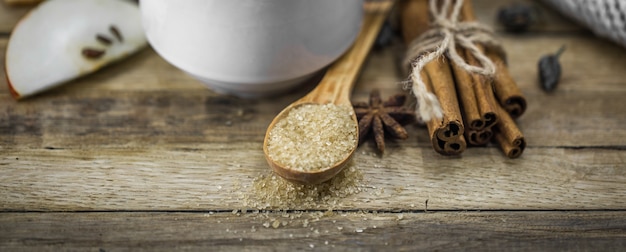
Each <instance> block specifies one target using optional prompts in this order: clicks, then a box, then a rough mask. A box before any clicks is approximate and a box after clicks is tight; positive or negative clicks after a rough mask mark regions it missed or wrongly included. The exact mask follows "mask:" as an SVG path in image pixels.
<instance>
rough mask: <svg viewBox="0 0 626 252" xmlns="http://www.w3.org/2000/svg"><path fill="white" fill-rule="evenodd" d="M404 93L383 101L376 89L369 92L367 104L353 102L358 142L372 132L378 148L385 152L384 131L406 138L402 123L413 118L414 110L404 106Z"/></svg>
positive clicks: (396, 136) (406, 134) (399, 137)
mask: <svg viewBox="0 0 626 252" xmlns="http://www.w3.org/2000/svg"><path fill="white" fill-rule="evenodd" d="M405 101H406V95H404V94H396V95H394V96H391V97H389V98H388V100H387V101H385V102H383V101H382V99H381V97H380V91H379V90H378V89H374V90H372V92H371V93H370V100H369V104H368V103H365V102H357V103H353V107H354V112H355V113H356V117H357V119H358V120H359V143H362V142H363V141H364V140H365V139H366V137H367V136H368V135H369V132H370V131H372V132H373V134H374V140H375V141H376V146H377V147H378V150H379V151H380V152H381V153H382V152H385V131H387V132H388V133H390V134H391V135H392V136H393V137H395V138H398V139H407V138H408V137H409V134H408V133H407V131H406V129H404V127H402V125H403V124H407V123H410V122H412V121H414V120H415V111H413V109H411V108H408V107H405V106H404V102H405Z"/></svg>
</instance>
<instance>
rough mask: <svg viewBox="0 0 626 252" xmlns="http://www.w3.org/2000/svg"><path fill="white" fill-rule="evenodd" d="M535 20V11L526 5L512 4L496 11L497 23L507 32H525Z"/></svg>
mask: <svg viewBox="0 0 626 252" xmlns="http://www.w3.org/2000/svg"><path fill="white" fill-rule="evenodd" d="M535 19H536V13H535V10H534V9H533V8H532V7H531V6H529V5H527V4H522V3H514V4H510V5H507V6H504V7H502V8H500V10H499V11H498V22H500V24H501V25H502V26H504V29H505V30H506V31H508V32H513V33H522V32H525V31H527V30H528V28H530V26H531V25H532V24H533V23H534V21H535Z"/></svg>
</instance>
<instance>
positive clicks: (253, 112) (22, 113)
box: [0, 35, 626, 148]
mask: <svg viewBox="0 0 626 252" xmlns="http://www.w3.org/2000/svg"><path fill="white" fill-rule="evenodd" d="M503 42H504V43H505V45H506V46H507V49H508V51H509V59H510V60H509V61H510V63H511V65H510V70H511V73H512V75H513V76H514V78H515V79H516V80H518V83H519V85H520V87H521V89H522V91H523V92H524V93H526V94H527V96H528V102H529V107H528V111H527V113H526V114H525V115H524V116H523V117H522V118H521V119H520V120H519V125H520V128H521V129H522V131H523V132H524V133H525V135H526V137H527V140H528V142H529V145H531V146H624V145H626V142H625V141H624V139H626V126H625V125H626V110H624V109H623V108H624V107H626V100H624V99H622V97H624V95H625V94H624V93H626V86H625V85H623V84H624V81H623V80H624V79H626V72H624V71H621V68H620V66H623V65H626V50H622V49H621V48H619V47H617V46H615V45H612V44H610V43H608V42H605V41H602V40H598V39H593V38H592V39H590V38H587V37H582V36H578V35H573V36H559V37H503ZM561 44H567V45H568V47H569V49H568V50H569V51H568V52H567V53H565V54H564V55H563V58H562V61H563V69H564V70H563V71H564V73H563V78H562V81H561V84H560V86H559V88H558V89H557V90H556V92H554V93H552V94H546V93H544V92H542V91H541V90H540V89H539V87H538V83H537V82H538V81H537V73H536V71H537V70H536V61H537V59H538V58H539V57H541V55H543V54H545V53H548V52H550V51H551V50H552V48H558V47H559V46H560V45H561ZM0 46H6V40H0ZM2 53H3V51H2V50H0V56H1V55H2ZM1 64H4V63H1ZM590 65H594V66H597V67H590ZM0 75H1V76H0V77H4V76H3V75H4V73H0ZM401 80H402V77H401V76H400V75H399V74H398V73H397V72H396V71H395V66H394V56H393V53H392V52H391V50H383V51H375V52H373V53H372V54H371V55H370V59H369V60H368V62H367V65H366V67H365V69H364V71H363V75H362V76H361V78H360V81H359V82H358V84H357V85H356V87H355V93H354V96H353V99H354V100H366V99H367V95H368V92H369V91H370V90H371V89H373V88H382V89H383V94H384V95H390V94H392V93H394V92H401V90H402V86H401V85H400V84H399V82H400V81H401ZM310 87H311V85H305V86H303V87H301V88H300V90H297V91H295V92H294V93H292V94H290V95H283V96H279V97H277V98H271V99H238V98H234V97H228V96H223V95H218V94H215V93H214V92H212V91H210V90H208V89H206V88H204V87H203V86H202V85H201V84H200V83H199V82H197V81H196V80H194V79H192V78H191V77H189V76H187V75H185V74H184V73H182V72H181V71H179V70H177V69H175V68H174V67H173V66H171V65H169V64H167V63H166V62H165V61H163V60H162V59H160V58H159V57H158V55H156V54H155V53H154V52H153V51H152V50H149V49H146V50H145V51H143V52H141V53H140V54H138V55H135V56H133V57H131V58H130V59H128V60H127V61H124V62H120V63H119V64H116V65H113V66H110V67H108V68H106V69H103V70H102V71H100V72H97V73H95V74H93V75H90V76H87V77H84V78H81V79H79V80H77V81H75V82H72V83H70V84H67V85H65V86H62V87H59V88H57V89H55V90H53V91H51V92H48V93H45V94H43V95H41V96H38V97H33V98H31V99H26V100H24V101H20V102H16V101H14V100H12V99H11V98H10V97H9V94H8V91H7V87H6V85H0V104H2V106H1V107H2V108H3V109H2V110H0V115H1V116H2V118H8V119H7V120H2V121H0V129H4V130H3V131H0V135H5V137H3V138H0V142H2V143H4V145H5V146H6V147H10V146H12V145H11V143H15V142H16V141H17V142H20V143H21V144H22V145H24V144H27V143H31V144H32V145H30V146H31V147H36V148H39V147H55V146H56V147H71V146H75V145H77V144H80V145H89V144H90V143H91V144H103V145H116V144H117V145H126V144H128V143H129V140H128V139H127V138H128V137H134V138H135V139H133V141H134V142H135V143H136V144H137V145H139V144H154V143H155V142H158V143H168V142H171V141H176V142H188V143H196V142H198V141H200V142H204V141H230V140H244V141H245V140H250V141H258V140H259V139H262V136H263V134H264V131H265V127H266V126H267V124H269V122H270V121H271V119H272V118H273V117H274V116H275V114H277V113H278V112H279V111H280V110H281V109H282V108H284V107H285V106H286V105H288V104H289V103H290V102H291V101H293V100H295V99H297V98H298V97H300V96H302V95H303V94H305V93H306V91H307V90H309V89H310ZM598 97H602V98H601V99H599V98H598ZM122 122H124V123H122ZM234 129H235V130H234ZM410 130H412V131H413V132H410V133H412V135H414V136H416V137H417V142H420V143H425V142H427V141H426V139H425V137H426V134H425V133H424V132H425V131H424V130H423V129H410ZM165 132H167V134H165ZM226 132H230V135H229V133H226ZM573 133H574V134H573ZM7 135H8V136H7ZM112 135H115V136H117V137H111V136H112ZM123 136H126V138H124V137H123ZM16 139H17V140H16ZM44 139H46V140H47V141H44ZM168 139H169V140H168ZM409 141H410V142H415V141H412V140H409Z"/></svg>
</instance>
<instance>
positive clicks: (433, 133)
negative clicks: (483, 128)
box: [421, 68, 467, 155]
mask: <svg viewBox="0 0 626 252" xmlns="http://www.w3.org/2000/svg"><path fill="white" fill-rule="evenodd" d="M443 69H445V68H443ZM444 72H445V71H444ZM430 73H431V71H428V70H425V71H424V72H422V73H421V74H422V79H423V80H424V84H425V85H426V89H427V90H428V91H429V92H432V93H434V94H435V95H436V96H437V97H438V98H439V103H440V104H441V108H442V109H443V111H444V117H443V119H442V120H436V119H433V120H430V121H428V122H427V123H426V126H427V127H428V134H429V136H430V142H431V144H432V146H433V149H434V150H435V151H436V152H437V153H439V154H442V155H458V154H461V153H462V152H463V151H465V149H466V148H467V144H466V142H465V139H464V138H463V132H464V131H465V129H464V126H463V121H462V119H461V114H460V111H459V106H458V103H457V104H456V106H454V103H455V102H456V93H455V91H454V85H453V84H452V82H451V81H452V80H451V78H449V80H447V81H446V82H442V83H439V85H437V86H439V87H440V88H438V89H435V88H434V85H433V81H432V76H436V75H437V74H435V75H431V74H430ZM435 73H436V72H435ZM442 76H450V73H449V70H448V73H444V74H442ZM450 93H452V94H453V95H451V94H450ZM441 98H444V99H441Z"/></svg>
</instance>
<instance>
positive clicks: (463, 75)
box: [450, 48, 484, 130]
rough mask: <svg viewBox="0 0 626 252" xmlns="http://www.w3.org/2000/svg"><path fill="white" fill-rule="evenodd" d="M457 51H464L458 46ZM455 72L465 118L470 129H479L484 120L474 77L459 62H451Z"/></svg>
mask: <svg viewBox="0 0 626 252" xmlns="http://www.w3.org/2000/svg"><path fill="white" fill-rule="evenodd" d="M457 51H459V52H461V51H464V50H462V49H461V48H457ZM450 65H451V66H452V69H453V72H454V79H455V84H456V90H457V92H458V100H459V101H460V102H461V105H462V106H461V108H462V110H463V119H464V123H465V125H467V128H468V129H472V130H479V129H482V128H483V127H484V123H483V120H482V118H481V116H480V110H479V109H478V104H477V102H476V95H475V94H474V89H473V88H472V86H474V85H475V83H474V81H475V80H474V78H472V76H471V75H470V73H468V72H467V71H465V69H462V68H461V67H459V66H458V65H457V64H450Z"/></svg>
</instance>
